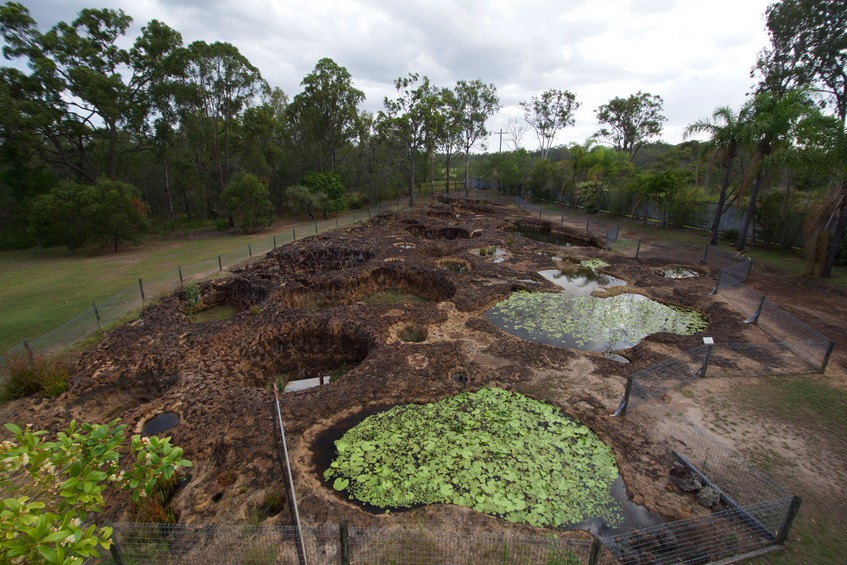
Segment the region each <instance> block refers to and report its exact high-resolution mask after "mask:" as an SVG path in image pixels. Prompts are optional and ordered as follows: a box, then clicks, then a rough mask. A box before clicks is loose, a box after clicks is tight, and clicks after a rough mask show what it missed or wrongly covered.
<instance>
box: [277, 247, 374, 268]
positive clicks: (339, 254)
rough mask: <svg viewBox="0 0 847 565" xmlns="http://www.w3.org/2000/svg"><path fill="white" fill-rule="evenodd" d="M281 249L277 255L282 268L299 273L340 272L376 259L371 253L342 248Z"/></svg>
mask: <svg viewBox="0 0 847 565" xmlns="http://www.w3.org/2000/svg"><path fill="white" fill-rule="evenodd" d="M280 249H281V251H279V252H278V253H277V259H278V261H279V263H280V266H281V267H282V268H284V269H289V270H292V268H293V270H294V271H297V272H314V271H340V270H342V269H349V268H351V267H356V266H358V265H363V264H365V263H367V262H368V261H370V260H371V259H373V258H374V254H373V253H371V252H370V251H366V250H364V249H356V248H351V247H341V246H337V247H336V246H324V247H320V246H311V247H301V248H297V249H288V248H280Z"/></svg>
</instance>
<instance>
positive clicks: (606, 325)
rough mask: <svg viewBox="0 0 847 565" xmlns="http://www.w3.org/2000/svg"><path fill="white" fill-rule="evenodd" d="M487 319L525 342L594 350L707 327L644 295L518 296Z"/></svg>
mask: <svg viewBox="0 0 847 565" xmlns="http://www.w3.org/2000/svg"><path fill="white" fill-rule="evenodd" d="M485 318H486V319H488V320H489V321H491V322H493V323H495V324H496V325H497V326H498V327H499V328H501V329H502V330H504V331H507V332H509V333H511V334H514V335H517V336H518V337H521V338H524V339H528V340H531V341H537V342H541V343H546V344H549V345H556V346H559V347H573V348H576V349H587V350H592V351H602V350H608V349H623V348H626V347H631V346H632V345H635V344H636V343H638V342H639V341H641V339H643V338H644V337H646V336H648V335H650V334H654V333H660V332H669V333H675V334H679V335H692V334H695V333H698V332H701V331H703V330H705V329H706V325H707V321H706V319H705V318H704V317H703V316H702V315H700V314H699V313H698V312H695V311H693V310H686V309H684V308H679V307H675V306H667V305H665V304H661V303H659V302H656V301H654V300H650V299H649V298H647V297H645V296H642V295H640V294H619V295H617V296H613V297H611V298H596V297H594V296H566V295H563V294H552V293H540V292H539V293H532V292H523V291H522V292H515V293H513V294H512V295H511V296H510V297H509V298H508V299H506V300H504V301H503V302H500V303H499V304H497V305H496V306H494V307H493V308H492V309H491V310H489V311H488V312H487V313H486V314H485Z"/></svg>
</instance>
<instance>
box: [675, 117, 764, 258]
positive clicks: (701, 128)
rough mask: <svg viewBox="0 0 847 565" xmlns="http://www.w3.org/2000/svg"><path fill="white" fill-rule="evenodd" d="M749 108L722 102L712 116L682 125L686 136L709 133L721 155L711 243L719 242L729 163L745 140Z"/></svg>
mask: <svg viewBox="0 0 847 565" xmlns="http://www.w3.org/2000/svg"><path fill="white" fill-rule="evenodd" d="M749 109H750V108H749V107H748V106H745V107H744V108H742V110H741V111H740V112H735V111H734V110H733V109H732V108H730V107H729V106H721V107H720V108H717V109H716V110H715V111H714V113H713V114H712V119H711V120H699V121H697V122H694V123H693V124H691V125H689V126H688V127H687V128H686V129H685V134H684V135H685V137H689V136H691V135H692V134H694V133H708V134H710V135H711V140H710V141H709V143H710V144H711V146H712V148H713V149H714V152H715V154H718V153H719V154H720V155H721V166H722V167H723V169H724V170H723V177H722V179H721V189H720V194H719V196H718V204H717V208H716V209H715V217H714V219H713V220H712V235H711V239H710V240H709V244H710V245H717V244H718V228H719V227H720V221H721V216H723V213H724V205H725V204H726V193H727V189H728V188H729V183H730V180H731V175H732V165H733V162H734V161H735V158H736V157H737V156H738V151H739V150H740V149H741V147H742V143H743V142H744V137H743V136H744V128H745V127H746V120H747V112H748V111H749Z"/></svg>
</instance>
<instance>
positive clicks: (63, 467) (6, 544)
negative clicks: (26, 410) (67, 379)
mask: <svg viewBox="0 0 847 565" xmlns="http://www.w3.org/2000/svg"><path fill="white" fill-rule="evenodd" d="M118 422H119V420H113V421H112V422H110V423H109V424H106V425H101V424H77V422H76V420H71V423H70V425H69V426H68V427H67V428H66V429H64V430H62V431H60V432H59V433H58V434H56V439H55V440H52V441H47V439H46V436H47V431H46V430H37V431H36V430H33V429H32V428H31V426H29V425H28V426H27V427H26V428H24V429H21V428H20V427H18V426H17V425H15V424H6V426H5V427H6V429H7V430H8V431H9V432H10V433H11V434H12V440H7V441H4V442H3V443H2V444H0V461H3V463H4V464H3V466H2V467H0V490H2V491H3V493H4V499H3V504H2V507H0V550H1V551H2V555H3V557H4V561H5V562H7V563H62V564H69V565H81V564H82V563H83V562H84V561H86V560H88V559H90V558H92V557H95V558H96V557H99V551H98V549H97V548H98V546H99V547H102V548H104V549H109V547H110V546H111V535H112V528H110V527H101V528H98V527H97V526H96V524H93V523H91V522H92V518H93V515H94V514H96V513H98V512H100V511H101V510H102V508H103V506H104V494H105V493H106V492H107V491H108V490H110V489H117V490H130V491H132V500H133V502H135V503H136V504H138V503H139V502H140V501H141V500H142V499H146V498H149V497H150V496H151V495H152V494H153V493H154V489H155V488H156V486H157V485H159V484H161V483H162V482H168V481H175V480H176V474H177V472H178V471H179V469H180V468H182V467H190V466H191V461H188V460H187V459H185V458H183V456H182V455H183V451H182V449H181V448H179V447H175V446H173V445H171V444H170V438H164V439H160V438H157V437H155V436H151V437H149V438H148V437H144V438H142V437H141V436H139V435H134V436H132V438H131V439H130V444H129V447H128V448H127V446H126V445H125V437H124V432H125V430H126V425H124V424H119V423H118ZM124 456H126V457H127V459H128V460H129V461H130V465H129V468H128V469H126V470H121V468H120V465H119V462H120V460H121V458H122V457H124Z"/></svg>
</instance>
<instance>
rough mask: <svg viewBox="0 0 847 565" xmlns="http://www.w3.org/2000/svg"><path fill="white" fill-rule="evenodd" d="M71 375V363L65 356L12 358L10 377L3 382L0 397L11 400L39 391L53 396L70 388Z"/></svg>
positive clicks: (48, 396) (47, 396) (45, 395)
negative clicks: (30, 358)
mask: <svg viewBox="0 0 847 565" xmlns="http://www.w3.org/2000/svg"><path fill="white" fill-rule="evenodd" d="M70 377H71V363H70V361H69V360H68V359H66V358H64V357H59V356H55V357H42V356H35V357H33V358H32V360H27V359H23V358H20V357H15V358H11V359H10V360H9V378H8V379H6V381H5V383H3V391H2V394H0V397H2V398H3V399H4V400H9V399H13V398H23V397H24V396H29V395H30V394H34V393H37V392H38V393H41V395H42V396H44V397H45V398H53V397H56V396H59V395H60V394H62V393H63V392H65V391H66V390H67V389H68V379H70Z"/></svg>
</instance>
